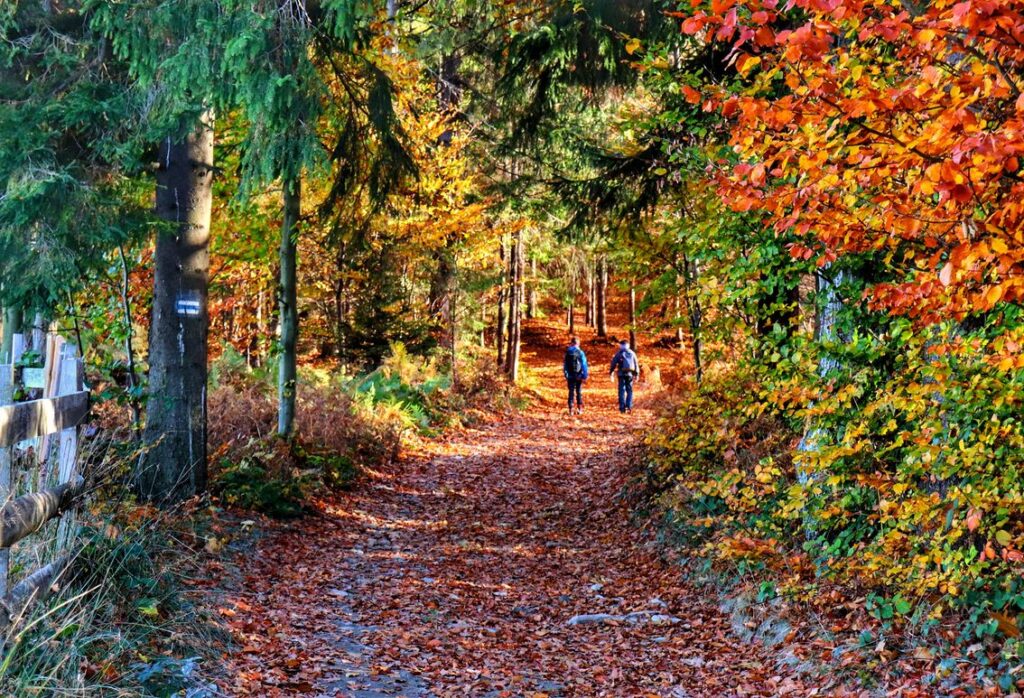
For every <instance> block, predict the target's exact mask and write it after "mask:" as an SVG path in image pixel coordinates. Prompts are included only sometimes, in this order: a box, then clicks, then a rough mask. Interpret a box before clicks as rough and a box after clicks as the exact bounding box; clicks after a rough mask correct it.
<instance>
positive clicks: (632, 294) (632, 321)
mask: <svg viewBox="0 0 1024 698" xmlns="http://www.w3.org/2000/svg"><path fill="white" fill-rule="evenodd" d="M629 346H630V347H631V348H632V349H633V351H636V350H637V346H636V288H635V287H634V286H633V284H632V282H631V283H630V285H629Z"/></svg>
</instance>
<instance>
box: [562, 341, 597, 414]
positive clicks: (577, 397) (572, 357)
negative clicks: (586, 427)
mask: <svg viewBox="0 0 1024 698" xmlns="http://www.w3.org/2000/svg"><path fill="white" fill-rule="evenodd" d="M562 372H563V373H564V374H565V382H566V384H567V385H568V386H569V414H573V411H574V404H573V403H574V401H575V413H576V414H583V382H584V381H585V380H587V378H589V377H590V367H589V366H587V355H586V354H584V353H583V350H582V349H581V348H580V338H579V337H573V338H572V340H571V341H570V342H569V347H568V348H567V349H566V350H565V358H564V359H563V360H562Z"/></svg>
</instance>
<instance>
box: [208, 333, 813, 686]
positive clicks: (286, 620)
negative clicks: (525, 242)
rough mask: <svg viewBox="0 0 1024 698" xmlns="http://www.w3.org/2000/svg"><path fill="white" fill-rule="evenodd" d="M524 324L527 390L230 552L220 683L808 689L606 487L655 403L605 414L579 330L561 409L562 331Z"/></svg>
mask: <svg viewBox="0 0 1024 698" xmlns="http://www.w3.org/2000/svg"><path fill="white" fill-rule="evenodd" d="M526 334H527V337H526V339H527V342H528V343H527V345H526V346H525V347H524V361H525V363H526V365H527V367H528V370H529V371H530V372H531V376H532V378H533V380H535V381H536V383H539V384H540V385H542V386H544V387H543V389H542V397H543V399H542V400H541V401H540V404H535V405H534V406H533V407H532V408H531V409H530V410H528V412H527V413H526V414H522V415H517V416H514V417H511V418H508V419H506V420H504V421H500V422H496V423H491V424H487V425H484V426H480V427H478V428H470V429H465V430H461V431H457V432H454V433H451V434H449V435H447V436H445V437H442V438H439V439H436V440H432V441H429V442H427V443H425V444H423V445H422V446H420V447H419V448H418V449H417V450H415V451H413V452H410V453H407V454H406V455H405V456H404V457H403V458H402V460H401V461H400V462H398V463H396V464H394V465H393V466H391V467H390V468H389V469H388V470H387V472H379V473H372V474H371V476H370V477H368V478H366V479H365V480H364V481H363V482H362V483H361V484H360V485H359V486H358V487H357V488H356V490H355V491H354V492H351V493H348V494H345V495H342V496H340V497H339V498H338V499H337V500H336V501H334V502H332V503H331V504H330V505H326V506H325V508H324V509H323V511H322V515H321V516H318V517H312V518H309V519H306V520H303V521H299V522H297V523H295V524H293V525H291V526H289V527H285V528H282V530H280V531H278V532H275V533H274V534H272V535H270V536H269V537H268V538H266V539H265V540H264V541H262V542H261V543H260V545H259V549H258V553H257V554H256V555H254V556H252V557H251V558H249V559H247V560H244V561H242V562H241V563H240V564H242V565H243V567H244V577H245V581H246V584H245V587H246V591H245V592H244V593H242V594H241V595H240V596H236V597H235V598H234V599H233V601H232V603H233V605H234V608H232V609H228V613H229V614H230V613H237V616H236V618H245V619H246V620H245V621H244V622H240V621H238V620H236V621H235V622H233V623H232V626H233V627H234V631H235V634H236V638H237V640H238V641H239V643H240V646H241V647H242V651H241V652H240V653H238V654H237V655H235V656H233V657H230V658H229V665H228V666H229V669H230V673H231V684H230V685H229V686H227V687H226V690H227V691H228V692H229V693H230V694H231V695H251V696H292V695H296V696H318V697H320V696H353V697H355V698H378V697H383V696H406V697H408V698H412V697H414V696H432V697H438V698H440V697H444V696H471V697H473V698H486V697H492V696H493V697H504V696H510V697H511V696H516V697H518V696H527V697H530V698H541V697H544V696H550V697H552V698H553V697H555V696H645V697H653V696H658V697H665V698H669V697H671V698H684V697H686V696H716V697H717V696H749V695H758V696H774V695H787V694H789V695H814V694H815V693H816V691H814V690H806V689H805V688H804V687H803V686H802V685H801V684H800V683H799V679H797V678H794V677H791V676H788V675H787V673H786V671H785V670H783V669H780V668H779V667H777V666H776V665H775V662H774V660H773V659H772V658H770V657H769V654H768V653H767V652H765V651H763V650H762V649H760V648H759V647H756V646H752V645H746V644H743V643H742V642H740V641H738V640H737V639H736V638H735V636H734V635H732V633H731V631H730V622H729V618H728V617H727V616H726V615H724V614H723V613H722V612H721V611H719V609H718V607H717V605H716V603H715V599H711V598H707V597H705V596H704V595H701V594H700V593H698V592H696V591H694V590H693V588H692V587H690V586H688V584H687V583H686V582H685V581H684V580H683V579H682V578H681V575H680V571H679V569H678V567H675V566H673V565H671V564H668V563H667V562H665V561H664V560H663V559H662V557H661V556H659V554H658V548H657V546H656V545H655V544H654V543H653V542H652V541H651V539H650V536H649V535H648V534H645V533H644V532H642V531H641V530H640V529H639V528H638V527H637V526H636V525H635V524H634V523H633V522H631V521H630V511H629V508H628V506H627V505H626V504H622V503H619V502H618V501H617V499H616V495H617V494H618V493H619V492H620V490H621V488H622V486H623V484H624V482H625V478H626V477H627V470H628V467H627V463H626V462H625V455H624V454H625V453H626V452H627V451H628V448H629V445H630V444H631V443H632V442H633V441H634V439H635V436H634V434H633V431H634V430H636V429H638V428H642V427H643V425H644V424H646V423H648V422H649V420H650V419H651V415H650V414H649V412H648V410H647V409H646V408H645V406H644V403H645V398H646V395H645V392H644V389H643V388H641V389H640V390H639V391H638V395H637V402H638V409H637V410H636V411H635V412H634V414H633V415H631V416H630V415H627V416H624V415H620V414H619V413H618V410H617V408H616V405H615V394H614V389H613V386H612V385H611V383H610V381H609V380H608V376H607V368H606V367H607V365H608V361H609V360H610V357H611V354H612V351H613V349H614V345H612V344H608V343H606V344H602V345H597V344H594V343H587V344H586V349H587V353H588V356H589V357H590V363H591V366H592V368H593V371H592V372H593V376H592V378H591V380H590V382H589V385H588V387H587V389H586V393H585V400H586V410H585V413H584V415H582V416H581V417H571V418H570V417H568V416H567V414H566V409H565V406H564V404H563V402H562V400H563V399H564V397H563V392H564V380H563V378H562V375H561V367H560V361H561V354H562V351H563V349H562V348H561V346H559V345H560V344H561V342H562V339H563V338H562V333H561V332H559V331H557V329H556V328H554V327H552V326H546V325H541V324H534V325H531V326H530V327H529V328H528V331H527V333H526ZM641 358H643V352H641ZM637 612H639V615H636V616H633V617H632V619H633V620H634V621H635V622H629V621H628V620H627V621H620V622H614V621H612V622H608V621H605V622H599V621H596V622H578V621H577V623H575V624H571V623H570V620H571V619H573V618H574V617H576V616H580V615H584V614H598V613H607V614H612V615H618V616H621V615H625V614H629V613H637ZM823 695H824V694H823Z"/></svg>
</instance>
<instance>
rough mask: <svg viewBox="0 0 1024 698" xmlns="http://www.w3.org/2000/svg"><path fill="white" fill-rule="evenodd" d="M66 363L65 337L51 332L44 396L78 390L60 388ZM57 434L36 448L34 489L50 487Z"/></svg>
mask: <svg viewBox="0 0 1024 698" xmlns="http://www.w3.org/2000/svg"><path fill="white" fill-rule="evenodd" d="M63 363H64V338H63V337H61V336H60V335H59V334H53V333H49V334H47V335H46V364H45V368H44V369H43V374H44V376H45V378H44V382H45V386H44V387H43V397H44V398H45V397H55V396H57V395H67V394H68V393H72V392H77V391H74V390H68V391H67V392H63V391H61V389H60V371H61V366H62V365H63ZM56 441H57V437H56V436H49V437H44V438H43V439H42V440H41V441H40V443H39V448H37V449H36V461H37V462H38V463H39V464H40V466H41V470H40V473H39V482H40V485H39V486H37V487H34V488H33V489H39V487H49V486H50V484H51V482H50V479H51V478H50V471H51V468H50V467H49V466H50V463H49V461H50V460H51V458H50V454H51V453H52V452H53V451H54V450H55V449H56Z"/></svg>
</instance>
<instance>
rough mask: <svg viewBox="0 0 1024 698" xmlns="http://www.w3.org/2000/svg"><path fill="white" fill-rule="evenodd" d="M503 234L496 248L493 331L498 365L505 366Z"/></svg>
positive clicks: (504, 254) (504, 251)
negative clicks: (498, 262)
mask: <svg viewBox="0 0 1024 698" xmlns="http://www.w3.org/2000/svg"><path fill="white" fill-rule="evenodd" d="M505 247H506V246H505V236H504V235H502V236H501V247H499V248H498V255H499V257H500V259H501V280H500V281H499V282H498V327H497V329H496V331H495V335H494V338H495V340H494V341H495V345H496V347H497V350H498V359H497V361H498V367H499V368H504V366H505V294H506V290H507V289H506V284H505V256H506V249H505Z"/></svg>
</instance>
